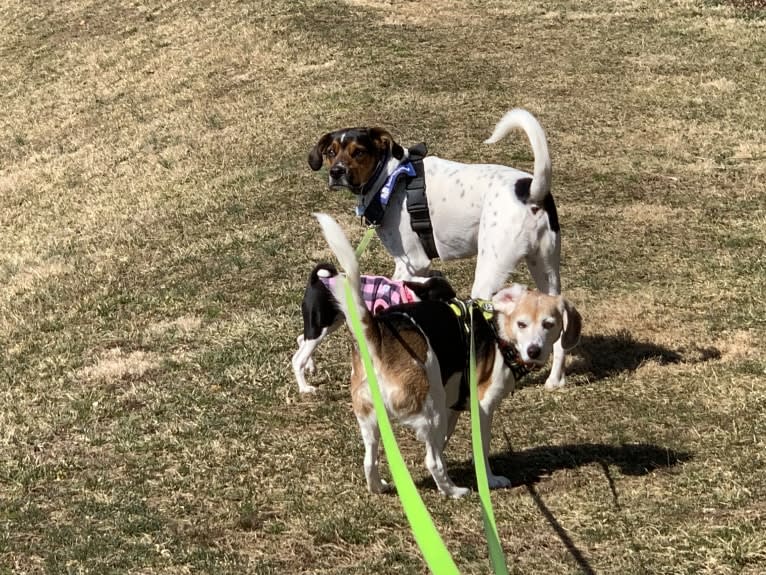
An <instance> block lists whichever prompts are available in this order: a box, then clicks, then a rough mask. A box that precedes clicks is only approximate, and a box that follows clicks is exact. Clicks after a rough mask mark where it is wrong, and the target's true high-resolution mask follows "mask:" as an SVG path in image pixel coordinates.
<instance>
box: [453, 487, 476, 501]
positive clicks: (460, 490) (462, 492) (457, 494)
mask: <svg viewBox="0 0 766 575" xmlns="http://www.w3.org/2000/svg"><path fill="white" fill-rule="evenodd" d="M470 492H471V490H470V489H469V488H468V487H455V488H454V489H453V490H452V492H451V493H447V495H449V496H450V497H452V499H460V498H461V497H465V496H466V495H468V494H469V493H470Z"/></svg>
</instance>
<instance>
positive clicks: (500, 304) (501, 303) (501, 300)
mask: <svg viewBox="0 0 766 575" xmlns="http://www.w3.org/2000/svg"><path fill="white" fill-rule="evenodd" d="M525 293H527V286H525V285H522V284H511V286H510V287H507V288H504V289H501V290H500V291H499V292H497V293H496V294H495V295H493V296H492V305H494V306H495V309H497V310H498V311H502V312H503V313H510V312H512V311H513V308H515V307H516V304H517V303H519V300H520V299H521V298H522V297H524V294H525Z"/></svg>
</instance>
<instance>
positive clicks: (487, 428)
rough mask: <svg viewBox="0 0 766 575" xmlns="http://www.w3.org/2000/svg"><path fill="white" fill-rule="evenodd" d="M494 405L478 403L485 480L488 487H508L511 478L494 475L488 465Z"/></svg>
mask: <svg viewBox="0 0 766 575" xmlns="http://www.w3.org/2000/svg"><path fill="white" fill-rule="evenodd" d="M493 412H494V406H493V405H492V404H489V405H482V404H481V403H480V404H479V422H480V424H481V442H482V445H483V446H484V467H485V469H486V470H487V482H488V483H489V488H490V489H498V488H500V487H510V486H511V480H510V479H508V478H507V477H505V476H503V475H495V474H494V473H492V469H490V467H489V447H490V439H491V438H492V414H493Z"/></svg>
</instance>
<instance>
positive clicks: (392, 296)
mask: <svg viewBox="0 0 766 575" xmlns="http://www.w3.org/2000/svg"><path fill="white" fill-rule="evenodd" d="M339 277H340V276H339V275H338V270H337V269H335V266H333V265H332V264H327V263H321V264H319V265H317V266H316V267H315V268H314V269H313V270H311V274H310V275H309V281H308V284H307V285H306V290H305V291H304V293H303V301H302V302H301V312H302V313H303V335H300V336H298V351H296V352H295V355H293V359H292V366H293V372H294V373H295V379H296V380H297V381H298V389H299V390H300V392H301V393H309V392H313V391H316V387H314V386H313V385H309V384H308V383H307V382H306V373H305V372H306V370H308V371H312V372H313V371H314V361H313V359H312V358H311V356H312V354H313V353H314V351H315V350H316V348H317V346H318V345H319V344H320V343H321V342H322V340H323V339H324V338H325V337H327V336H328V335H329V334H331V333H332V332H333V331H335V330H336V329H337V328H338V327H339V326H340V325H341V324H343V314H342V313H341V311H340V308H339V306H338V302H337V301H336V299H335V296H334V295H333V290H334V288H335V284H336V283H337V280H338V278H339ZM360 284H361V289H362V294H363V298H364V302H365V305H366V306H367V309H368V310H370V312H371V313H378V312H380V311H382V310H384V309H387V308H389V307H391V306H395V305H400V304H405V303H412V302H416V301H424V300H442V301H447V300H450V299H452V298H454V297H456V294H455V291H454V290H453V289H452V286H450V284H449V282H448V281H447V280H445V279H444V278H442V277H432V278H428V279H427V280H424V281H401V280H399V281H394V280H391V279H388V278H385V277H382V276H369V275H365V276H361V277H360Z"/></svg>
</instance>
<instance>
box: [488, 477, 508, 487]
mask: <svg viewBox="0 0 766 575" xmlns="http://www.w3.org/2000/svg"><path fill="white" fill-rule="evenodd" d="M487 483H489V488H490V489H501V488H503V487H510V486H511V480H510V479H508V478H507V477H505V476H503V475H490V476H488V477H487Z"/></svg>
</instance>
